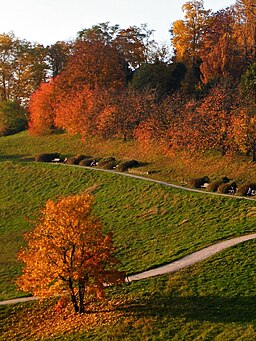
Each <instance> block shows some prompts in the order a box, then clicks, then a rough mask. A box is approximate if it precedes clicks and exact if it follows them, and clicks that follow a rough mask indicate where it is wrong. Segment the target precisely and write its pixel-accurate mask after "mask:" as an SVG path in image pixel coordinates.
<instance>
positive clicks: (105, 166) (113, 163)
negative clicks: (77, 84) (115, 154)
mask: <svg viewBox="0 0 256 341" xmlns="http://www.w3.org/2000/svg"><path fill="white" fill-rule="evenodd" d="M116 164H117V162H116V161H108V162H106V163H104V164H103V165H102V166H100V167H102V168H103V169H113V168H115V167H116Z"/></svg>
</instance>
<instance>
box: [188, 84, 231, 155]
mask: <svg viewBox="0 0 256 341" xmlns="http://www.w3.org/2000/svg"><path fill="white" fill-rule="evenodd" d="M235 105H236V95H235V92H234V88H232V85H231V84H228V82H226V83H225V84H217V85H216V86H215V87H214V88H212V89H211V91H210V93H209V94H208V95H207V96H206V97H205V98H204V99H203V100H202V101H201V102H200V105H198V107H197V108H196V111H195V113H194V118H193V120H192V123H193V128H194V131H196V132H197V134H196V136H194V139H193V143H194V145H195V146H196V147H197V148H198V149H199V150H202V151H206V150H210V149H215V150H219V151H221V153H222V155H225V154H226V153H227V152H229V151H231V149H232V146H231V144H232V141H231V139H230V130H231V129H230V118H231V111H232V109H233V108H234V107H235Z"/></svg>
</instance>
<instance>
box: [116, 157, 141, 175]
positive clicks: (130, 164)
mask: <svg viewBox="0 0 256 341" xmlns="http://www.w3.org/2000/svg"><path fill="white" fill-rule="evenodd" d="M138 165H139V162H138V161H136V160H129V161H123V162H121V163H119V165H118V170H119V171H120V172H125V171H127V170H128V169H129V168H133V167H138Z"/></svg>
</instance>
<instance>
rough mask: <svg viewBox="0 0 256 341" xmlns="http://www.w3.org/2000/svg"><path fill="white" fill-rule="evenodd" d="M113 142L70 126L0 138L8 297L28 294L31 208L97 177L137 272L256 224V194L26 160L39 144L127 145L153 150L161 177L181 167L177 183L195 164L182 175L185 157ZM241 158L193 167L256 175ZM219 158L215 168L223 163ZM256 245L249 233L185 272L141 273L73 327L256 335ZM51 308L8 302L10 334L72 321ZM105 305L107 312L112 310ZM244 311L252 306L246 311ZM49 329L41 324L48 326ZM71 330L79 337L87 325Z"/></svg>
mask: <svg viewBox="0 0 256 341" xmlns="http://www.w3.org/2000/svg"><path fill="white" fill-rule="evenodd" d="M107 148H108V149H107ZM111 148H112V149H111ZM111 148H110V147H109V146H107V145H106V144H105V145H101V146H100V145H98V146H97V145H96V146H94V147H93V146H89V145H88V143H86V144H83V143H81V142H79V141H78V140H77V139H67V137H66V136H65V138H64V136H63V135H58V136H53V137H45V138H30V137H28V136H27V134H24V133H22V134H18V135H16V136H12V137H7V138H6V137H5V138H1V139H0V155H1V156H0V159H1V161H7V162H1V163H0V174H1V194H0V212H1V216H0V219H1V220H0V226H1V230H2V231H1V246H0V249H1V255H0V257H1V259H0V261H1V277H2V281H1V282H2V287H1V292H2V296H1V299H5V298H9V297H15V296H19V295H21V293H17V292H16V291H15V286H14V285H13V284H12V281H13V279H14V278H15V276H17V274H18V273H19V272H20V267H19V265H18V264H17V262H16V251H17V250H18V249H19V247H20V245H22V243H23V241H22V233H23V232H24V231H25V230H26V229H28V227H29V225H28V222H27V221H26V220H25V219H24V217H26V216H28V217H30V216H31V215H32V214H33V213H35V212H37V211H38V208H39V207H41V206H42V205H43V204H44V203H45V201H46V200H47V199H49V198H56V197H57V196H58V195H68V194H70V193H77V192H80V191H83V190H84V189H86V188H88V187H92V188H94V191H93V193H94V194H95V207H94V210H95V213H96V214H97V215H98V216H100V217H101V219H102V221H103V223H104V224H105V225H106V228H108V229H111V230H112V231H113V232H114V237H115V244H116V246H117V252H118V256H119V258H120V260H121V264H122V265H121V267H122V269H124V270H126V271H127V272H128V273H132V272H137V271H142V270H145V269H148V268H151V267H154V266H157V265H159V264H163V263H166V262H169V261H172V260H174V259H177V258H180V257H182V256H184V255H187V254H189V253H191V252H193V251H195V250H198V249H200V248H202V247H203V246H206V245H209V244H212V243H214V242H215V241H217V240H221V239H225V238H228V237H232V236H238V235H241V234H244V233H249V232H255V230H256V229H255V226H256V204H255V202H253V201H250V202H248V201H245V200H242V199H241V200H240V199H236V200H234V199H232V198H223V197H212V196H208V195H205V194H199V193H188V192H185V191H182V190H176V189H170V188H164V187H162V186H159V185H155V184H150V183H146V182H144V181H140V180H135V179H134V180H133V179H129V178H124V177H122V176H117V175H113V174H105V173H100V172H94V171H88V170H85V169H81V168H75V167H66V166H58V165H47V164H36V163H24V162H22V161H25V160H28V159H30V158H31V157H32V156H34V155H35V154H37V153H39V152H53V151H58V152H61V153H63V154H66V155H68V154H69V155H74V154H77V153H84V154H91V155H93V156H110V155H114V156H116V157H120V158H121V155H122V156H123V157H124V156H127V157H128V158H137V159H139V160H140V161H143V162H150V161H151V160H152V162H151V163H150V165H148V166H147V167H150V169H155V170H158V171H159V172H158V173H156V174H155V176H156V177H158V178H159V179H162V180H167V181H168V180H169V181H170V180H171V178H170V177H171V176H173V182H177V183H178V182H179V180H180V179H181V177H182V178H186V177H187V176H188V175H189V174H188V170H186V169H183V171H182V176H180V175H179V173H178V170H179V167H181V161H180V163H179V165H180V166H179V167H178V166H176V167H174V163H175V164H176V165H178V160H177V159H176V160H172V162H173V163H171V162H170V161H169V163H170V164H169V166H168V167H167V166H166V165H168V160H167V159H164V158H161V159H162V160H160V161H161V162H159V159H160V158H157V157H156V156H155V158H153V156H152V155H147V154H144V155H142V154H139V150H138V149H135V148H134V146H133V145H132V143H130V145H129V144H128V146H127V145H125V148H126V149H125V148H123V150H121V149H119V148H118V145H116V146H113V145H112V147H111ZM133 152H134V153H136V154H133ZM150 157H152V159H151V160H150V159H149V158H150ZM221 162H223V160H221V161H220V163H221ZM234 162H235V161H233V163H228V166H227V168H226V169H225V170H226V171H227V172H229V173H227V172H225V174H223V172H224V169H223V167H222V173H218V172H221V168H219V170H218V171H216V172H215V173H211V174H209V173H208V174H207V169H208V167H209V166H208V165H207V169H203V170H202V169H201V168H200V167H202V166H203V164H202V165H201V163H200V162H198V164H200V167H199V166H198V165H197V167H194V168H195V169H194V174H195V175H196V176H200V175H202V174H203V175H205V174H207V175H209V176H212V177H214V176H215V177H218V176H223V175H226V176H229V177H232V176H234V177H236V178H238V177H239V178H240V179H244V180H247V179H248V180H249V178H250V179H251V180H253V181H255V178H254V179H253V175H255V172H253V170H254V171H255V166H253V165H251V164H250V163H248V164H247V166H244V165H243V163H240V162H239V161H237V167H235V166H234ZM226 163H227V162H226ZM160 166H161V167H162V169H161V168H160ZM172 167H173V168H172ZM198 167H199V168H198ZM215 167H216V168H215V170H216V169H217V168H218V167H217V166H215ZM170 169H172V171H171V172H170ZM180 169H182V167H181V168H180ZM199 169H200V170H199ZM209 169H210V168H209ZM235 170H236V171H235ZM212 171H213V170H212ZM200 172H202V174H201V173H200ZM235 172H236V173H235ZM253 251H255V246H254V243H253V242H248V243H246V245H241V246H237V247H235V248H232V250H229V251H226V252H223V253H221V255H219V256H216V257H213V258H212V259H211V260H209V261H206V262H203V263H202V264H200V265H197V266H194V267H192V268H190V269H188V270H184V271H181V272H180V273H179V274H176V275H169V276H161V278H155V279H151V280H148V281H142V282H139V283H132V284H131V285H130V286H125V287H123V288H121V291H120V290H117V291H115V290H114V292H112V294H111V297H112V298H111V300H110V301H109V304H107V303H105V305H107V307H104V306H103V307H101V308H100V307H99V308H98V309H99V310H101V312H98V313H97V314H95V313H94V314H90V315H88V316H86V317H83V318H82V319H84V320H83V321H84V322H82V321H81V318H80V317H79V318H77V325H73V327H72V328H71V330H70V332H71V331H72V332H74V331H76V330H77V329H79V328H78V325H82V327H81V328H82V329H81V330H88V328H89V329H91V330H90V332H89V334H86V335H87V337H88V338H89V335H90V336H91V338H94V339H95V338H97V337H99V338H100V339H101V338H104V337H105V338H106V337H107V335H109V336H110V337H114V338H117V337H121V335H122V339H125V338H124V336H125V335H127V338H128V339H130V338H133V339H134V337H135V338H136V337H139V336H140V335H144V336H145V338H147V337H154V335H155V337H158V338H160V339H166V337H168V336H169V337H171V335H173V336H172V337H174V339H175V338H176V339H177V340H180V339H181V336H182V335H183V337H184V338H186V339H194V337H195V336H196V335H197V334H198V335H205V338H207V337H208V339H209V337H210V336H209V335H213V336H214V335H222V334H223V333H224V335H226V334H227V333H229V334H230V335H234V336H235V337H238V336H239V337H241V339H247V340H248V339H249V340H250V337H251V336H252V335H254V334H253V333H254V332H253V328H254V327H255V314H254V313H253V309H252V302H253V297H255V292H254V291H253V290H255V287H256V286H255V285H253V283H254V284H255V278H256V275H255V263H256V262H255V253H253ZM253 255H254V256H253ZM253 257H254V260H253V259H252V258H253ZM238 265H239V266H238ZM227 269H228V271H227ZM111 291H113V290H111ZM111 302H112V303H111ZM37 309H39V311H37V312H36V316H37V320H38V321H40V318H39V319H38V316H39V315H40V316H44V324H42V326H41V327H39V325H37V326H36V319H35V316H34V318H33V315H35V310H37ZM49 309H50V308H46V307H43V306H42V307H41V308H38V307H37V305H36V306H35V305H34V304H26V305H24V307H22V306H18V307H13V306H12V307H5V308H2V316H3V321H4V323H5V326H7V328H8V326H10V325H11V324H12V325H11V327H10V328H11V331H10V332H8V331H6V332H4V333H5V334H3V335H5V336H6V337H7V336H8V335H13V336H14V334H15V333H18V334H19V335H20V336H17V338H19V337H21V335H25V334H24V333H27V336H28V337H30V336H31V335H32V334H33V333H36V330H39V329H40V328H41V329H42V331H41V332H42V333H43V334H44V333H45V335H46V334H47V333H48V331H49V330H51V328H52V330H53V333H56V335H57V334H58V333H62V332H63V331H64V330H67V331H68V329H69V327H70V325H71V326H72V324H68V323H67V324H66V325H65V323H64V321H63V320H62V317H60V316H59V317H58V319H60V321H59V324H60V327H59V328H60V329H59V331H58V327H57V325H58V324H56V328H57V329H56V328H55V327H53V324H52V310H50V311H49ZM30 310H31V312H30ZM104 310H107V311H108V312H107V313H103V311H104ZM235 310H236V312H235ZM238 311H240V312H241V311H242V312H243V314H240V313H239V314H238ZM10 312H11V316H10V315H9V314H10ZM25 312H26V315H27V316H28V317H27V319H30V321H32V322H31V330H30V329H27V330H26V331H25V325H26V324H25V323H26V322H27V323H28V320H26V319H24V322H21V321H19V316H21V315H20V314H22V315H24V314H25ZM55 315H56V314H55ZM46 316H47V317H46ZM95 318H96V320H97V321H102V324H100V323H98V324H97V326H96V325H94V323H93V322H92V320H95ZM55 319H56V316H55V317H54V320H55ZM88 319H89V320H88ZM68 320H69V319H68V318H67V321H68ZM88 322H89V324H90V326H91V327H89V326H88ZM23 323H24V324H23ZM47 325H48V326H47ZM100 325H101V326H100ZM45 326H46V327H45ZM178 326H179V327H178ZM181 326H182V328H181ZM54 328H55V332H54ZM47 330H48V331H47ZM41 332H40V331H38V333H39V334H40V333H41ZM8 333H9V334H8ZM22 333H23V334H22ZM43 334H42V335H43ZM208 334H209V335H208ZM193 335H194V336H193ZM207 335H208V336H207ZM242 335H244V336H246V338H245V337H244V336H242ZM8 337H9V336H8ZM72 337H74V339H78V335H76V336H72ZM72 337H71V339H72ZM67 339H68V337H67ZM201 339H203V338H201ZM220 339H221V336H220ZM222 339H223V338H222ZM227 339H228V338H227ZM229 339H230V340H232V339H234V340H235V339H236V338H232V337H230V338H229Z"/></svg>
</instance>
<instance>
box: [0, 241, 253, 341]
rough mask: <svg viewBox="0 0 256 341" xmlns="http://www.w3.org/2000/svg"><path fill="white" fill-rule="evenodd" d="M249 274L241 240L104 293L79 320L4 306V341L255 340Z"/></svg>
mask: <svg viewBox="0 0 256 341" xmlns="http://www.w3.org/2000/svg"><path fill="white" fill-rule="evenodd" d="M255 273H256V249H255V242H253V241H251V242H246V243H245V244H241V245H238V246H235V247H233V248H231V249H228V250H225V251H223V252H221V253H220V254H218V255H216V256H214V257H212V258H211V259H209V260H206V261H204V262H201V263H199V264H197V265H194V266H192V267H189V268H186V269H184V270H181V271H179V272H178V273H176V274H172V275H164V276H159V277H155V278H151V279H148V280H143V281H139V282H132V283H131V284H130V285H124V286H122V287H119V288H113V289H109V292H108V300H107V301H105V303H101V304H100V305H98V306H97V305H96V306H94V308H93V310H92V311H91V313H90V314H85V315H83V316H77V315H76V316H75V315H73V314H71V315H69V314H68V312H67V313H65V311H64V312H63V314H58V313H56V312H55V311H54V309H53V306H52V304H49V302H48V303H47V304H46V305H43V306H42V305H38V304H37V303H27V304H23V305H16V306H9V307H2V308H0V314H1V315H0V316H1V319H0V320H1V322H0V328H1V327H2V339H3V340H9V339H12V340H24V339H26V340H27V339H29V340H36V339H37V340H38V339H40V340H41V339H42V340H55V339H58V340H76V341H77V340H175V341H180V340H216V341H223V340H225V341H231V340H232V341H236V340H244V341H253V340H255V337H256V312H255V309H254V308H255V296H256V280H255ZM21 316H23V318H22V319H21V318H20V317H21Z"/></svg>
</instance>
